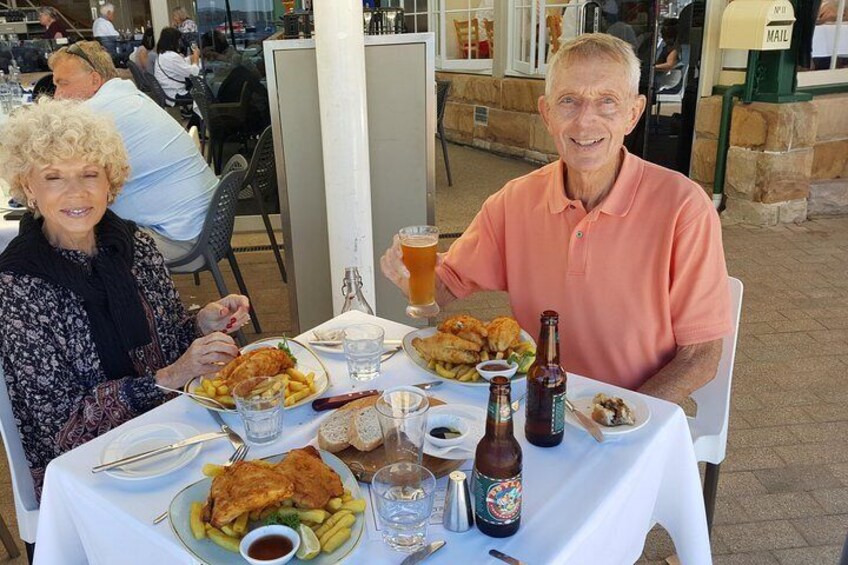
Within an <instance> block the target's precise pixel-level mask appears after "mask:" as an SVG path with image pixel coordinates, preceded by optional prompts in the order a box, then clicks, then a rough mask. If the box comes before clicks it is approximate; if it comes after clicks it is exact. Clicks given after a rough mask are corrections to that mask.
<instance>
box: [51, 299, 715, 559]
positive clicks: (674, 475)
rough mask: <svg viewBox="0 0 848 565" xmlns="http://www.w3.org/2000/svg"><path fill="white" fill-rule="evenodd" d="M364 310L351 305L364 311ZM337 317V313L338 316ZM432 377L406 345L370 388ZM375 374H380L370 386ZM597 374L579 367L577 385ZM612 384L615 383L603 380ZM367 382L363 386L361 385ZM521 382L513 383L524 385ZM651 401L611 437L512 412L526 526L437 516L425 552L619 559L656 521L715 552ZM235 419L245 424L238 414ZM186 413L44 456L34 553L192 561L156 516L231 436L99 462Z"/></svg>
mask: <svg viewBox="0 0 848 565" xmlns="http://www.w3.org/2000/svg"><path fill="white" fill-rule="evenodd" d="M363 317H365V315H364V314H360V313H349V314H345V315H344V318H343V319H344V320H345V321H354V320H361V319H362V318H363ZM334 323H338V320H336V321H335V322H334ZM378 323H380V324H381V325H383V326H384V327H385V328H386V338H387V339H392V338H400V337H401V336H403V335H404V334H405V333H406V332H407V331H409V330H410V329H411V328H409V327H407V326H403V325H400V324H396V323H394V322H389V321H384V320H379V321H378ZM324 359H325V362H326V364H327V367H328V369H329V371H330V373H331V375H332V381H333V383H332V387H331V389H330V391H328V393H327V394H328V395H329V394H331V393H332V394H341V393H344V392H349V391H350V390H351V388H352V385H351V383H350V381H349V379H348V378H347V376H346V368H345V365H344V361H343V359H341V358H339V357H330V356H325V357H324ZM428 380H432V377H431V376H430V375H428V374H427V373H426V372H424V371H423V370H421V369H420V368H418V367H417V366H416V365H414V364H413V363H412V362H411V360H409V359H408V358H407V357H405V356H404V355H403V354H398V355H396V356H395V357H394V358H392V359H391V360H389V361H388V362H387V363H386V364H385V365H384V374H383V376H382V377H380V379H379V380H378V381H375V382H374V383H370V384H369V386H368V388H384V387H388V386H391V385H395V384H414V383H419V382H423V381H428ZM370 385H374V386H370ZM586 386H598V383H595V382H594V381H590V380H588V379H585V378H582V377H577V376H571V377H569V382H568V388H569V391H570V392H574V391H575V390H578V389H580V388H584V387H586ZM602 386H605V387H606V388H609V389H611V390H613V391H614V390H615V388H614V387H609V386H607V385H602ZM359 388H360V389H362V388H363V386H362V385H359ZM524 389H525V386H524V384H523V383H517V384H516V385H515V387H514V388H513V395H514V397H517V396H518V395H521V394H523V392H524ZM435 395H437V396H438V397H439V398H441V399H443V400H445V401H447V402H461V403H466V404H475V405H478V406H481V407H482V406H485V403H486V402H487V399H488V388H487V387H479V388H472V387H464V386H458V385H450V384H444V385H442V386H441V387H440V388H439V389H438V391H437V392H436V393H435ZM644 399H645V401H646V402H647V404H648V405H649V407H650V409H651V413H652V414H651V418H650V421H649V422H648V424H647V425H646V426H645V427H644V428H642V429H641V430H638V431H636V432H634V433H632V434H629V435H628V436H626V437H623V438H621V439H619V440H618V441H614V442H605V443H604V444H602V445H601V444H597V443H595V441H594V440H593V439H591V438H590V437H589V436H588V434H586V433H585V432H583V431H579V430H575V429H573V428H570V427H569V428H567V429H566V436H565V441H564V442H563V443H562V444H561V445H559V446H558V447H554V448H548V449H543V448H538V447H535V446H532V445H529V444H528V443H527V442H526V441H525V440H524V433H523V427H524V415H523V410H522V411H520V412H519V413H518V414H516V418H515V431H516V437H517V438H518V440H519V441H520V442H521V445H522V449H523V451H524V468H523V472H524V502H523V512H522V521H521V529H520V530H519V532H518V534H517V535H514V536H512V537H511V538H506V539H493V538H489V537H487V536H485V535H483V534H481V533H480V532H479V531H477V530H476V529H474V530H472V531H469V532H466V533H462V534H458V533H452V532H447V531H445V530H444V529H442V528H441V527H440V526H431V528H430V531H429V538H430V540H431V541H432V540H435V539H445V540H447V545H446V546H445V547H444V549H442V550H441V551H439V552H438V553H437V554H436V555H434V556H433V557H432V558H431V559H430V560H428V563H433V564H436V563H445V564H447V563H450V564H455V563H469V564H470V563H475V564H477V563H498V562H497V561H495V560H494V559H492V558H491V557H489V556H488V550H489V549H491V548H497V549H500V550H502V551H504V552H505V553H507V554H510V555H513V556H515V557H517V558H519V559H522V560H523V561H525V562H527V563H531V564H534V565H541V564H546V563H558V564H571V563H573V564H579V565H583V564H587V563H592V564H594V565H603V564H611V565H613V564H614V565H621V564H625V563H633V562H634V561H635V560H636V559H638V557H639V555H640V553H641V551H642V548H643V545H644V542H645V536H646V535H647V533H648V531H649V530H650V529H651V527H652V526H653V525H654V524H655V523H657V522H659V523H660V524H662V525H663V526H664V527H665V528H666V529H667V530H668V531H669V533H670V534H671V537H672V539H673V540H674V542H675V545H676V549H677V552H678V554H679V556H680V558H681V560H682V563H684V565H701V564H707V563H710V562H711V557H710V546H709V540H708V535H707V528H706V519H705V517H704V504H703V498H702V495H701V488H700V481H699V477H698V471H697V465H696V462H695V457H694V451H693V449H692V443H691V440H690V436H689V431H688V427H687V424H686V420H685V417H684V415H683V412H682V411H681V410H680V409H679V408H678V407H677V406H674V405H672V404H669V403H667V402H664V401H661V400H656V399H653V398H648V397H644ZM323 417H324V414H319V413H316V412H314V411H313V410H312V408H311V406H304V407H300V408H297V409H295V410H292V411H288V412H286V416H285V424H284V425H285V431H284V434H283V435H284V437H283V439H281V440H280V441H278V442H276V443H275V444H274V445H271V446H266V447H264V448H253V449H252V450H251V457H260V456H267V455H271V454H273V453H280V452H284V451H286V450H288V449H290V448H294V447H299V446H302V445H304V444H306V443H308V442H310V441H312V440H313V439H314V437H315V434H316V432H317V429H318V424H319V421H320V420H321V419H322V418H323ZM225 418H226V419H227V420H228V422H229V423H231V424H235V427H236V428H237V429H238V430H242V429H243V428H242V427H241V424H240V422H238V421H237V417H233V416H230V415H226V416H225ZM163 422H184V423H187V424H189V425H191V426H193V427H196V428H197V429H199V430H202V431H213V430H214V429H215V428H216V426H215V424H214V422H213V420H212V418H211V417H210V416H209V415H208V414H207V413H206V411H205V410H203V409H201V408H200V407H198V406H197V405H196V404H194V403H193V402H192V401H191V400H189V399H186V398H179V399H176V400H173V401H171V402H168V403H166V404H165V405H163V406H161V407H159V408H157V409H156V410H153V411H151V412H149V413H147V414H144V415H143V416H141V417H139V418H137V419H135V420H133V421H132V422H129V423H127V424H125V425H124V426H121V427H120V428H118V429H117V430H113V431H112V432H110V433H108V434H105V435H104V436H102V437H100V438H98V439H96V440H94V441H91V442H89V443H88V444H85V445H83V446H81V447H79V448H77V449H75V450H73V451H71V452H69V453H67V454H65V455H63V456H62V457H59V458H57V459H56V460H54V461H53V462H52V463H51V464H50V465H49V466H48V468H47V475H46V479H45V487H44V492H43V497H42V501H41V518H40V523H39V525H38V538H37V542H36V565H48V564H53V563H63V564H74V563H85V562H90V563H104V564H110V565H111V564H115V563H122V564H125V563H144V564H148V563H157V564H163V565H164V564H169V565H170V564H177V563H193V562H194V561H193V559H192V557H191V556H190V555H189V554H188V553H187V552H186V551H185V550H184V549H183V548H182V546H181V545H180V542H179V541H178V540H177V538H176V537H175V536H174V534H173V533H172V532H171V530H170V528H169V526H168V522H167V521H166V522H163V523H161V524H160V525H158V526H154V525H152V523H151V520H152V518H153V517H154V516H156V515H157V514H159V513H160V512H162V511H163V510H165V509H166V508H167V507H168V503H169V502H170V500H171V498H172V497H173V496H174V495H175V494H176V493H177V492H178V491H179V490H180V489H182V488H183V487H184V486H185V485H187V484H189V483H191V482H194V481H196V480H198V479H199V478H201V472H200V470H201V467H202V465H203V463H204V462H208V461H223V460H224V459H226V457H227V456H229V454H230V453H231V451H232V449H231V447H230V446H229V444H227V442H225V441H213V442H209V443H207V444H205V446H204V448H203V451H202V452H201V453H200V455H199V456H198V457H197V458H196V459H195V460H194V461H192V462H191V464H189V465H188V466H186V467H184V468H183V469H181V470H180V471H177V472H175V473H173V474H171V475H168V476H165V477H160V478H156V479H151V480H148V481H141V482H125V481H120V480H117V479H114V478H111V477H109V476H106V475H104V474H97V475H94V474H92V473H91V467H92V465H94V464H96V463H97V462H99V461H100V454H101V451H102V450H103V448H104V446H105V445H106V444H107V443H108V442H109V441H111V439H112V438H114V437H115V435H116V434H118V433H122V432H123V431H125V430H126V429H128V428H129V427H133V426H139V425H143V424H151V423H163ZM402 557H403V556H402V555H400V554H397V553H393V552H391V551H389V550H388V549H386V548H385V547H384V546H383V544H382V543H381V542H380V541H375V540H372V539H369V535H368V533H366V534H365V535H364V536H363V541H362V543H361V544H360V545H359V547H358V548H357V549H356V550H355V551H354V553H353V554H352V555H351V557H350V558H349V559H348V562H350V563H369V564H372V563H399V562H400V561H401V559H402Z"/></svg>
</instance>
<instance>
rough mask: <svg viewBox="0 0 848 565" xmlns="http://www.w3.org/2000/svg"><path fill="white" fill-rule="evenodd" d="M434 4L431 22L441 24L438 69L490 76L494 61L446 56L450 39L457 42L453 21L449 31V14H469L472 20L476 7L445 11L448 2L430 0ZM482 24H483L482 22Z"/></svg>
mask: <svg viewBox="0 0 848 565" xmlns="http://www.w3.org/2000/svg"><path fill="white" fill-rule="evenodd" d="M465 1H466V2H470V0H465ZM430 2H432V4H431V5H430V13H431V21H432V20H433V19H437V20H438V22H439V26H438V27H439V32H438V33H437V34H436V45H437V46H438V48H437V49H436V69H438V70H442V71H472V72H480V73H482V72H485V71H488V73H489V74H491V72H492V59H491V58H489V59H471V58H466V59H448V58H447V57H446V56H445V54H446V53H447V52H448V43H447V42H448V38H450V40H451V41H454V40H455V33H456V32H455V30H454V29H453V20H451V29H450V30H448V25H447V21H448V18H447V15H448V14H461V13H465V14H467V16H468V18H467V19H469V20H471V19H472V17H473V16H472V14H473V12H475V11H476V10H477V8H476V7H474V8H472V7H470V6H469V7H467V8H463V9H452V10H447V9H445V2H446V0H430ZM434 6H435V8H434ZM481 24H482V22H481Z"/></svg>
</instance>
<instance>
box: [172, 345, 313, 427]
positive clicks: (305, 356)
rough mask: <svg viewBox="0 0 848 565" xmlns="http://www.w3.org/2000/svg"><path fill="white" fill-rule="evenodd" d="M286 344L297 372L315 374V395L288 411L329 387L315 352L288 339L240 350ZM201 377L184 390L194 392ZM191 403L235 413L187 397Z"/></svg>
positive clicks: (247, 346)
mask: <svg viewBox="0 0 848 565" xmlns="http://www.w3.org/2000/svg"><path fill="white" fill-rule="evenodd" d="M283 341H284V342H286V343H287V344H288V346H289V349H291V352H292V354H293V355H294V356H295V357H296V358H297V365H295V368H297V369H298V370H299V371H301V372H303V373H310V372H311V373H315V380H314V381H313V382H314V383H315V389H316V390H315V393H314V394H311V395H309V396H307V397H306V398H302V399H301V400H300V401H299V402H295V403H294V404H292V405H291V406H286V410H290V409H292V408H297V407H298V406H303V405H304V404H309V403H310V402H312V401H313V400H315V399H316V398H318V397H319V396H321V393H323V392H324V391H325V390H327V388H328V387H329V386H330V373H329V371H327V368H326V367H325V366H324V364H323V363H322V362H321V360H320V359H319V358H318V356H317V355H315V352H314V351H312V350H311V349H309V348H308V347H306V346H305V345H303V344H302V343H300V342H299V341H297V340H294V339H291V338H288V337H269V338H267V339H262V340H259V341H254V342H253V343H251V344H248V345H245V346H244V347H242V348H241V352H242V353H247V352H249V351H253V350H254V349H259V348H261V347H277V345H278V344H279V343H280V342H283ZM201 378H203V377H195V378H193V379H192V380H190V381H189V382H188V383H186V385H185V389H186V390H187V391H188V392H195V391H196V390H197V388H198V387H199V386H200V379H201ZM189 398H191V399H192V400H193V401H195V402H197V403H198V404H200V405H201V406H203V407H204V408H209V409H210V410H216V411H218V412H236V409H235V408H221V407H220V406H218V405H217V404H212V403H211V402H205V401H204V400H202V399H201V398H197V397H189Z"/></svg>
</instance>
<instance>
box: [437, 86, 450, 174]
mask: <svg viewBox="0 0 848 565" xmlns="http://www.w3.org/2000/svg"><path fill="white" fill-rule="evenodd" d="M450 87H451V81H449V80H437V81H436V114H437V116H438V119H437V121H436V128H437V129H438V135H439V139H440V140H441V142H442V154H443V155H444V157H445V170H446V171H447V173H448V186H453V178H452V177H451V170H450V160H449V159H448V143H447V141H446V140H445V124H444V122H445V106H447V102H448V93H449V92H450Z"/></svg>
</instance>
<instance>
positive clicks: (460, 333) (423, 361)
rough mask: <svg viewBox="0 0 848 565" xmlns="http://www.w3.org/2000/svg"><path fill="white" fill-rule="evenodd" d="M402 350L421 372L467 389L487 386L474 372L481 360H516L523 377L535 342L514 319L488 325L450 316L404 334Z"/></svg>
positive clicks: (470, 318) (527, 368) (532, 357)
mask: <svg viewBox="0 0 848 565" xmlns="http://www.w3.org/2000/svg"><path fill="white" fill-rule="evenodd" d="M403 350H404V351H405V352H406V354H407V355H409V357H410V358H411V359H412V360H413V361H414V362H415V363H416V364H417V365H418V366H419V367H421V368H422V369H424V370H426V371H428V372H429V373H431V374H433V375H435V376H437V377H441V378H443V379H445V380H447V381H451V382H455V383H457V384H461V385H467V386H488V385H489V383H488V381H486V380H485V379H484V378H483V377H482V376H480V374H479V373H478V372H477V369H476V365H477V364H478V363H480V362H481V361H491V360H497V359H504V360H507V361H515V363H516V364H517V365H518V372H517V373H516V375H515V376H514V377H513V379H521V378H524V377H525V376H526V374H527V371H528V370H529V369H530V366H531V365H532V364H533V361H534V360H535V359H536V342H535V341H534V340H533V338H532V337H531V336H530V334H528V333H527V332H525V331H524V330H522V329H521V327H520V326H519V325H518V322H517V321H516V320H515V319H514V318H510V317H507V316H502V317H499V318H495V319H494V320H492V321H490V322H484V321H482V320H478V319H477V318H474V317H473V316H468V315H459V316H451V317H450V318H447V319H446V320H445V321H444V322H442V323H441V324H439V325H438V326H437V327H435V328H422V329H420V330H414V331H411V332H409V333H408V334H406V336H404V338H403Z"/></svg>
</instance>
